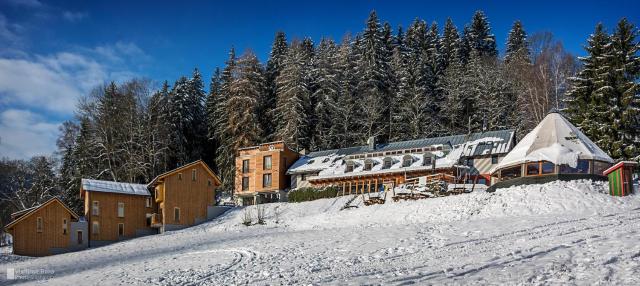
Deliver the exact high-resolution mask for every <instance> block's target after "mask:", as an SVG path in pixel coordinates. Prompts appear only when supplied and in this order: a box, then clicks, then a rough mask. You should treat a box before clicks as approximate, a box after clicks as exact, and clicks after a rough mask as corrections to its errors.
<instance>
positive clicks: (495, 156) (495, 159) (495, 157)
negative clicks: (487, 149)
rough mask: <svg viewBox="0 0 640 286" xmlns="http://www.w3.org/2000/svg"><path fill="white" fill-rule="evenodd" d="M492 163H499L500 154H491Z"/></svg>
mask: <svg viewBox="0 0 640 286" xmlns="http://www.w3.org/2000/svg"><path fill="white" fill-rule="evenodd" d="M491 164H492V165H495V164H498V155H493V156H491Z"/></svg>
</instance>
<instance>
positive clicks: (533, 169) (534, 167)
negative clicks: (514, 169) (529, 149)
mask: <svg viewBox="0 0 640 286" xmlns="http://www.w3.org/2000/svg"><path fill="white" fill-rule="evenodd" d="M537 175H540V165H539V164H538V162H535V163H528V164H527V176H537Z"/></svg>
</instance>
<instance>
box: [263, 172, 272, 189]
mask: <svg viewBox="0 0 640 286" xmlns="http://www.w3.org/2000/svg"><path fill="white" fill-rule="evenodd" d="M262 186H263V187H271V174H264V175H262Z"/></svg>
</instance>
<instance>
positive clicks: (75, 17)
mask: <svg viewBox="0 0 640 286" xmlns="http://www.w3.org/2000/svg"><path fill="white" fill-rule="evenodd" d="M87 17H89V13H87V12H72V11H64V12H62V18H63V19H65V20H67V21H69V22H72V23H75V22H79V21H82V20H84V19H85V18H87Z"/></svg>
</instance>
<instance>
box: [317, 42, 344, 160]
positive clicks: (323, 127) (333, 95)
mask: <svg viewBox="0 0 640 286" xmlns="http://www.w3.org/2000/svg"><path fill="white" fill-rule="evenodd" d="M336 57H337V47H336V45H335V43H334V42H333V40H331V39H322V40H321V41H320V45H319V46H318V50H317V53H316V56H315V60H314V70H313V75H312V77H313V79H314V83H313V86H314V89H315V90H314V92H313V94H312V97H313V98H314V99H315V103H316V104H315V107H314V115H315V116H314V119H315V120H314V121H313V122H312V125H311V127H312V130H313V137H312V142H313V144H312V145H315V146H311V149H312V150H316V149H320V150H326V149H332V148H336V147H337V140H338V138H336V134H335V133H334V132H332V130H333V124H334V120H335V118H336V117H337V114H338V112H339V108H338V95H339V91H340V86H339V82H338V74H337V73H338V71H337V70H336V65H337V58H336Z"/></svg>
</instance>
